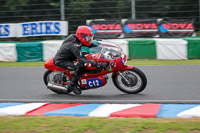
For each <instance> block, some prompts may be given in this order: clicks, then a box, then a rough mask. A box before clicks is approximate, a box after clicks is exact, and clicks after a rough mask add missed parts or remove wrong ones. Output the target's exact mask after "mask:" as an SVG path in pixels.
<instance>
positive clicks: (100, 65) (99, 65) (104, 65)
mask: <svg viewBox="0 0 200 133" xmlns="http://www.w3.org/2000/svg"><path fill="white" fill-rule="evenodd" d="M108 65H109V63H108V62H103V63H99V62H98V63H97V64H96V67H97V68H102V69H106V68H107V67H108Z"/></svg>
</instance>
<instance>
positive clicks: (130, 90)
mask: <svg viewBox="0 0 200 133" xmlns="http://www.w3.org/2000/svg"><path fill="white" fill-rule="evenodd" d="M122 74H123V75H124V77H125V78H126V79H127V80H128V81H129V83H130V84H128V83H127V82H126V80H125V79H124V78H123V77H122V76H121V75H120V74H116V75H115V76H114V77H113V79H112V80H113V83H114V85H115V86H116V87H117V88H118V89H119V90H120V91H122V92H125V93H127V94H137V93H140V92H142V91H143V90H144V89H145V87H146V85H147V78H146V76H145V74H144V73H143V72H142V71H141V70H140V69H138V68H136V67H133V69H128V70H125V71H123V72H122Z"/></svg>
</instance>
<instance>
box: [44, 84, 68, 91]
mask: <svg viewBox="0 0 200 133" xmlns="http://www.w3.org/2000/svg"><path fill="white" fill-rule="evenodd" d="M47 88H48V89H50V90H57V91H67V88H65V87H63V86H58V85H55V84H52V83H48V84H47Z"/></svg>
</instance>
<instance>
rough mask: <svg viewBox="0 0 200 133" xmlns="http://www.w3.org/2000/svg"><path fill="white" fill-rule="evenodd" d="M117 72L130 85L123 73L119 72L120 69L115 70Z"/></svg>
mask: <svg viewBox="0 0 200 133" xmlns="http://www.w3.org/2000/svg"><path fill="white" fill-rule="evenodd" d="M117 74H119V75H120V76H121V77H122V79H124V81H125V82H126V83H127V85H131V83H130V81H129V80H128V79H127V78H126V76H125V75H124V74H123V73H121V72H120V71H117Z"/></svg>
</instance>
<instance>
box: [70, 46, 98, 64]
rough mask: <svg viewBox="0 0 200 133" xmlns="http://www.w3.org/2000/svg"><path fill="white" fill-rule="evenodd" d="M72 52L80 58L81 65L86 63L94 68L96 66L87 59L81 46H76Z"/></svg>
mask: <svg viewBox="0 0 200 133" xmlns="http://www.w3.org/2000/svg"><path fill="white" fill-rule="evenodd" d="M72 52H73V54H74V55H75V56H76V57H77V58H78V60H79V62H80V63H81V64H83V65H84V64H85V63H91V65H92V66H96V62H94V61H91V60H88V59H86V58H85V56H84V55H83V54H82V51H81V46H79V45H77V44H75V45H74V46H73V48H72Z"/></svg>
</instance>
